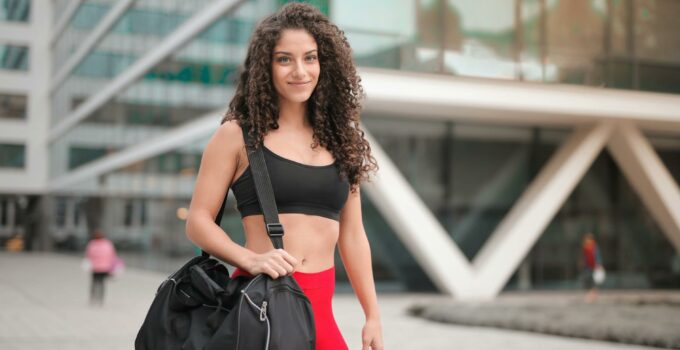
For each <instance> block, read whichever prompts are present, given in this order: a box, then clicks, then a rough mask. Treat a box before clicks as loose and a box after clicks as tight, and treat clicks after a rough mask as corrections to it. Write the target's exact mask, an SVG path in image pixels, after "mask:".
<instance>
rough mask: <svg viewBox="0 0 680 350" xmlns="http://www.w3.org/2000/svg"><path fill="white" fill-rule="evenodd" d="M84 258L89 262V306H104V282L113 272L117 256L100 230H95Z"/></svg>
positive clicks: (114, 249) (111, 244)
mask: <svg viewBox="0 0 680 350" xmlns="http://www.w3.org/2000/svg"><path fill="white" fill-rule="evenodd" d="M85 257H86V258H87V260H89V262H90V269H91V271H92V284H91V285H90V304H92V305H95V304H99V305H103V304H104V280H105V279H106V277H108V276H109V274H110V273H111V272H112V271H113V269H114V267H115V265H116V262H117V260H118V255H117V254H116V248H115V247H114V246H113V243H111V241H110V240H108V239H107V238H106V237H105V236H104V233H103V232H102V231H101V230H95V231H94V234H93V235H92V239H91V240H90V242H89V243H88V244H87V247H86V248H85Z"/></svg>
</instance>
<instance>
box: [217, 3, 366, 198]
mask: <svg viewBox="0 0 680 350" xmlns="http://www.w3.org/2000/svg"><path fill="white" fill-rule="evenodd" d="M284 29H304V30H306V31H307V32H308V33H309V34H311V35H312V37H314V40H315V41H316V44H317V48H318V57H319V64H320V67H321V72H320V74H319V79H318V83H317V86H316V88H315V89H314V92H313V93H312V95H311V96H310V97H309V100H308V101H307V119H308V120H309V122H310V124H311V125H312V128H313V131H314V136H313V140H314V141H313V143H312V145H311V147H312V148H316V147H318V146H319V145H321V146H323V147H325V148H327V149H328V150H329V151H330V152H331V154H332V155H333V157H334V158H335V160H336V162H337V164H338V165H339V167H340V173H341V174H343V175H344V176H346V178H347V180H348V181H349V183H350V186H351V189H352V192H355V191H356V188H357V187H358V185H359V183H360V182H362V181H363V180H368V172H369V171H376V170H377V169H378V164H377V162H376V161H375V159H374V158H373V156H372V155H371V147H370V145H369V143H368V141H367V140H366V139H365V138H364V131H362V130H361V128H360V126H359V119H360V111H361V104H360V100H361V98H363V97H364V91H363V88H362V87H361V78H360V77H359V76H358V75H357V72H356V67H355V65H354V61H353V59H352V49H351V48H350V46H349V43H348V42H347V38H346V37H345V34H344V32H343V31H342V30H340V29H339V28H338V27H337V26H336V25H335V24H333V23H331V22H330V21H329V19H328V18H327V17H326V16H325V15H323V14H322V13H321V12H320V11H319V10H318V9H316V8H315V7H313V6H311V5H308V4H303V3H289V4H287V5H285V6H283V7H282V8H281V9H280V10H279V11H278V12H276V13H274V14H272V15H270V16H269V17H267V18H265V19H264V20H263V21H262V22H260V23H259V25H258V26H257V27H256V28H255V31H254V33H253V36H252V38H251V40H250V45H249V47H248V54H247V56H246V60H245V67H243V68H242V69H243V70H242V72H241V75H240V78H239V81H238V84H237V87H236V93H235V94H234V97H233V99H232V100H231V103H230V104H229V109H228V111H227V113H226V115H225V117H224V118H223V119H222V123H224V122H225V121H228V120H237V122H238V124H239V125H240V126H241V127H242V128H243V127H245V128H247V130H248V132H249V135H250V136H251V138H252V140H253V143H254V146H255V147H259V145H261V144H262V143H263V139H264V135H266V134H267V132H268V131H269V130H271V129H278V128H279V125H278V122H277V121H278V118H279V105H278V98H279V97H278V94H277V92H276V90H275V88H274V83H273V81H272V52H273V50H274V46H275V45H276V43H277V41H278V40H279V38H280V36H281V32H282V31H283V30H284Z"/></svg>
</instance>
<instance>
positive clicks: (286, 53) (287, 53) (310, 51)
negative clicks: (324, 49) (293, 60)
mask: <svg viewBox="0 0 680 350" xmlns="http://www.w3.org/2000/svg"><path fill="white" fill-rule="evenodd" d="M314 51H317V49H314V50H309V51H307V52H305V55H306V54H308V53H312V52H314ZM277 53H279V54H282V55H290V56H292V55H293V54H292V53H290V52H287V51H276V52H274V54H275V55H276V54H277Z"/></svg>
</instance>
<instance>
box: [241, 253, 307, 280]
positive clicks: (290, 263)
mask: <svg viewBox="0 0 680 350" xmlns="http://www.w3.org/2000/svg"><path fill="white" fill-rule="evenodd" d="M297 265H298V260H297V259H295V258H294V257H293V256H292V255H290V254H288V252H286V251H285V250H283V249H272V250H270V251H268V252H266V253H263V254H257V253H255V254H254V255H253V256H252V257H251V259H250V261H249V263H248V266H246V267H245V270H246V271H248V273H250V274H251V275H253V276H254V275H258V274H261V273H264V274H267V275H269V277H271V278H273V279H276V278H279V277H281V276H285V275H288V274H291V273H293V272H295V268H296V267H297Z"/></svg>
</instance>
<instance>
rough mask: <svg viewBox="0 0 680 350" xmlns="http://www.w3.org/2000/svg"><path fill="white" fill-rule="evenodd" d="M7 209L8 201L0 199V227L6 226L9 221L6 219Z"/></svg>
mask: <svg viewBox="0 0 680 350" xmlns="http://www.w3.org/2000/svg"><path fill="white" fill-rule="evenodd" d="M8 207H9V200H7V199H6V198H0V227H4V226H7V223H8V222H9V220H8V219H7V216H8V214H9V213H8V212H7V211H8V210H7V208H8Z"/></svg>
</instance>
